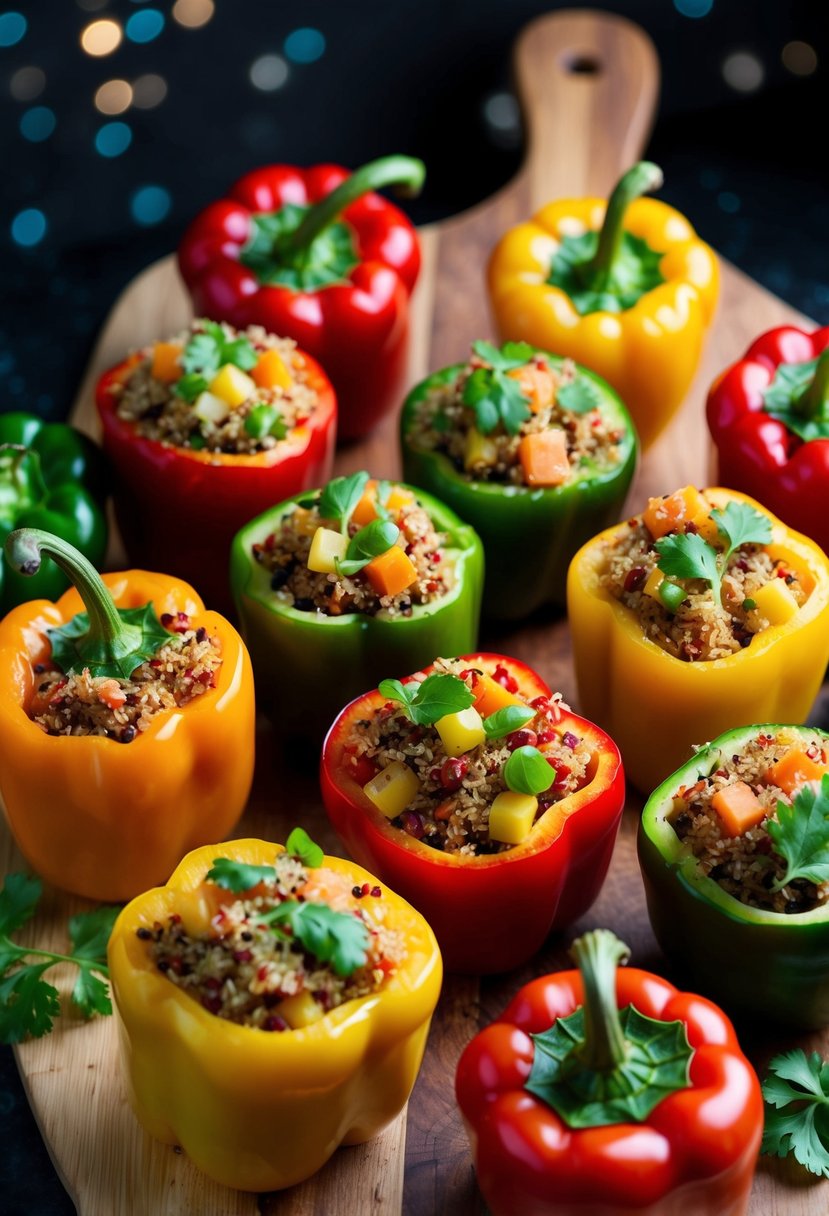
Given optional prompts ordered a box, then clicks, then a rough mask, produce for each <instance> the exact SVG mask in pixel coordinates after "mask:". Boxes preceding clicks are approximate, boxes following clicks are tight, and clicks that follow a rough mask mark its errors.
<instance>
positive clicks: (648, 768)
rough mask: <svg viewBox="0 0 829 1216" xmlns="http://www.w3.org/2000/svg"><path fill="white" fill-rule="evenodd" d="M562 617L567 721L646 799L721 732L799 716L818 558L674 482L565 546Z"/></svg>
mask: <svg viewBox="0 0 829 1216" xmlns="http://www.w3.org/2000/svg"><path fill="white" fill-rule="evenodd" d="M567 610H568V616H569V622H570V631H571V635H572V642H573V657H574V662H575V668H576V679H577V684H578V692H579V707H580V710H579V711H580V712H581V713H583V714H584V715H585V716H587V717H589V718H590V719H591V720H593V721H595V722H598V723H599V724H600V725H601V726H602V727H603V728H604V729H605V730H606V731H607V732H608V734H610V735H611V736H612V737H613V739H614V740H615V742H616V743H617V744H618V746H619V749H620V751H621V753H622V759H623V761H624V765H625V773H626V774H627V776H628V778H629V780H630V781H631V782H632V784H633V785H635V786H636V787H637V788H638V789H640V790H642V791H645V792H648V791H650V790H652V789H653V788H654V787H655V786H656V785H658V784H659V783H660V782H661V781H663V780H664V779H665V777H666V776H667V775H668V774H669V773H671V772H673V771H674V769H676V768H679V766H680V765H681V764H684V763H686V761H687V760H688V759H689V758H690V756H691V753H692V750H693V748H694V747H695V746H700V745H702V744H704V743H706V742H708V741H709V740H710V739H713V738H714V737H715V736H717V735H720V734H722V733H723V732H724V731H726V730H733V729H735V728H736V727H739V726H747V725H749V724H751V723H753V722H797V723H800V722H803V721H804V720H805V719H806V716H807V715H808V713H809V711H810V709H811V707H812V703H813V701H814V699H815V696H816V695H817V692H818V689H819V688H820V684H821V681H822V679H823V673H824V671H825V669H826V664H827V660H829V559H827V557H826V555H825V554H824V553H823V551H822V550H821V549H820V548H819V547H818V546H817V545H816V544H814V542H813V541H811V540H809V539H807V538H806V537H805V536H802V535H801V534H800V533H799V532H793V531H791V530H789V529H788V528H786V527H785V526H784V525H783V524H782V523H781V522H780V521H779V520H778V519H776V518H775V516H773V515H772V514H771V513H770V512H769V511H766V510H765V508H763V507H761V506H760V504H759V503H757V502H755V501H754V499H752V498H748V497H747V496H746V495H744V494H738V493H737V492H736V491H734V490H724V489H709V490H705V491H702V492H700V491H698V490H696V489H694V487H692V486H686V487H684V489H682V490H678V491H676V492H675V493H673V494H670V495H667V496H665V497H664V498H658V499H651V500H650V502H649V504H648V507H647V509H646V511H645V512H644V513H643V515H641V516H637V517H635V518H634V519H632V520H629V521H627V522H625V523H623V524H618V525H617V526H616V527H613V528H609V529H607V531H605V532H601V533H599V535H598V536H596V537H594V539H593V540H592V541H589V542H588V544H586V545H585V546H584V547H583V548H582V549H580V550H579V552H578V553H577V554H576V556H575V557H574V558H573V561H572V563H571V565H570V569H569V571H568V576H567ZM646 630H647V636H646Z"/></svg>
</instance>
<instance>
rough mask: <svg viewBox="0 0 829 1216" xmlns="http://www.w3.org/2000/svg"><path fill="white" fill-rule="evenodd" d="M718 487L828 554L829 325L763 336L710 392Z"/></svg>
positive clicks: (773, 331) (710, 424)
mask: <svg viewBox="0 0 829 1216" xmlns="http://www.w3.org/2000/svg"><path fill="white" fill-rule="evenodd" d="M707 414H708V427H709V430H710V431H711V436H712V438H713V440H714V443H715V445H716V448H717V455H718V460H719V473H718V482H719V484H720V485H724V486H730V487H731V488H732V489H734V490H741V491H742V492H743V493H744V494H750V495H751V496H752V497H753V498H756V499H758V500H759V501H760V502H762V503H763V504H764V505H765V506H767V507H768V508H769V509H770V510H771V511H773V512H774V514H775V515H777V516H779V517H780V519H782V520H783V522H784V523H787V524H789V525H790V526H791V527H793V528H796V529H797V530H798V531H800V532H805V533H806V535H807V536H811V537H812V538H813V540H816V541H817V542H818V544H819V545H820V546H821V548H822V549H824V550H826V551H829V325H827V326H824V327H823V328H822V329H816V330H815V331H814V333H811V334H809V333H805V332H804V331H803V330H800V329H795V328H794V326H791V325H785V326H782V327H781V328H779V329H771V330H769V331H768V333H765V334H762V335H761V336H760V337H759V338H757V340H756V341H755V342H754V343H753V344H752V345H751V346H750V347H749V348H748V350H747V351H746V353H745V355H744V356H743V358H742V359H740V360H739V361H738V362H737V363H735V364H733V366H731V367H729V368H728V370H727V371H725V372H723V374H722V375H721V376H719V377H718V378H717V379H716V380H715V381H714V383H713V385H712V386H711V391H710V392H709V394H708V405H707Z"/></svg>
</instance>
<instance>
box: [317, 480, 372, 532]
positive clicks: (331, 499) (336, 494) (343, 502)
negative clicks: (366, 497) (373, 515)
mask: <svg viewBox="0 0 829 1216" xmlns="http://www.w3.org/2000/svg"><path fill="white" fill-rule="evenodd" d="M368 479H369V477H368V473H366V472H365V471H362V472H360V473H352V474H351V475H350V476H349V477H335V478H334V479H333V480H332V481H329V483H328V485H327V486H325V487H324V488H323V491H322V493H321V494H320V498H319V504H318V505H319V513H320V515H321V517H322V518H323V519H330V520H331V521H332V522H333V523H335V524H337V525H338V527H339V529H340V531H341V532H343V533H345V532H347V531H348V521H349V520H350V519H351V513H352V511H353V510H354V508H355V507H356V506H357V503H358V502H359V501H360V499H361V498H362V497H363V491H364V490H365V488H366V484H367V482H368Z"/></svg>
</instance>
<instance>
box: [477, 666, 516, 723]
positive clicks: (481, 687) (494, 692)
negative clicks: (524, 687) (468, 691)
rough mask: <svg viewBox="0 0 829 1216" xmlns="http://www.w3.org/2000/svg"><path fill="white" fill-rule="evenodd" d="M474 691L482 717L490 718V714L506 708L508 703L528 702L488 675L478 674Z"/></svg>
mask: <svg viewBox="0 0 829 1216" xmlns="http://www.w3.org/2000/svg"><path fill="white" fill-rule="evenodd" d="M472 691H473V693H474V695H475V708H476V709H477V711H478V713H479V714H480V715H481V717H482V718H488V717H489V715H490V714H494V713H496V712H497V711H498V710H499V709H504V708H505V707H506V706H507V705H525V704H526V702H525V701H522V700H521V698H520V697H516V695H515V693H512V692H509V691H508V690H507V689H506V688H504V686H503V684H499V683H498V681H497V680H494V679H493V678H492V676H488V675H481V676H476V677H475V682H474V685H473V688H472Z"/></svg>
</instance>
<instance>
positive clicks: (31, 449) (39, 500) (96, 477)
mask: <svg viewBox="0 0 829 1216" xmlns="http://www.w3.org/2000/svg"><path fill="white" fill-rule="evenodd" d="M105 498H106V493H105V477H104V468H103V457H102V455H101V452H100V451H99V449H98V448H97V447H96V446H95V444H94V443H92V441H91V440H89V439H87V437H86V435H82V434H81V432H80V431H76V430H75V428H74V427H71V426H66V425H65V424H64V423H62V422H55V423H46V422H44V421H43V419H42V418H38V417H37V416H36V415H35V414H25V413H23V412H18V411H14V412H12V413H9V414H3V415H2V417H0V544H2V542H3V541H4V540H5V539H6V537H7V536H8V535H9V533H10V532H13V531H14V529H15V528H45V529H46V530H47V531H49V532H54V533H56V534H57V535H58V536H61V537H62V538H63V539H64V540H67V541H69V542H70V544H73V545H74V546H75V547H76V548H77V549H80V551H81V552H82V553H83V555H84V556H85V557H87V558H89V560H90V561H91V562H92V564H93V565H94V566H97V565H98V564H99V563H100V562H101V561H103V557H104V553H105V552H106V546H107V525H106V515H105V513H104V501H105ZM68 585H69V584H68V580H67V579H66V577H65V575H64V574H63V573H62V572H61V571H60V569H59V568H58V567H57V566H56V565H55V564H54V562H52V561H50V560H49V559H47V560H46V561H44V563H43V565H42V566H41V568H40V570H39V571H38V573H37V575H36V576H34V578H33V579H31V578H30V579H27V578H23V577H21V576H20V575H19V574H17V572H16V571H14V570H13V569H12V568H11V566H10V565H9V563H8V561H7V560H5V558H3V559H2V560H0V616H2V615H3V614H5V613H6V612H8V611H9V609H10V608H14V607H15V606H16V605H17V604H23V603H25V601H26V600H31V599H56V598H57V596H59V595H60V594H61V593H62V592H63V591H65V590H66V588H67V586H68Z"/></svg>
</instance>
